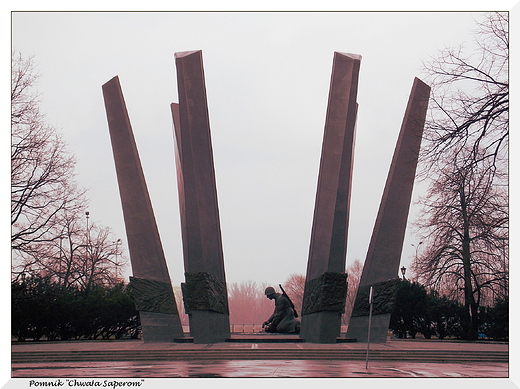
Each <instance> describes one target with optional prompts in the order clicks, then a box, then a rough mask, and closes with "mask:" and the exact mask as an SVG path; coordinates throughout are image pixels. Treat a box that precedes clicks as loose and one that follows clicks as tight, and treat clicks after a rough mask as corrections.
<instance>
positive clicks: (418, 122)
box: [347, 78, 430, 342]
mask: <svg viewBox="0 0 520 389" xmlns="http://www.w3.org/2000/svg"><path fill="white" fill-rule="evenodd" d="M429 97H430V87H429V86H428V85H426V84H425V83H424V82H422V81H421V80H419V79H418V78H415V80H414V83H413V87H412V91H411V93H410V97H409V100H408V105H407V107H406V112H405V114H404V119H403V123H402V125H401V130H400V133H399V138H398V140H397V145H396V147H395V151H394V156H393V159H392V164H391V165H390V171H389V172H388V178H387V180H386V185H385V189H384V192H383V197H382V199H381V204H380V207H379V212H378V214H377V218H376V222H375V225H374V230H373V232H372V238H371V240H370V245H369V248H368V252H367V257H366V260H365V264H364V266H363V273H362V276H361V280H360V284H359V290H358V293H357V296H356V301H355V304H354V310H353V313H352V317H351V319H350V323H349V327H348V332H347V338H356V339H357V340H358V341H360V342H365V341H366V340H367V332H368V291H369V289H370V286H374V298H373V301H374V306H373V317H372V328H371V332H370V338H371V341H373V342H386V338H387V332H388V325H389V322H390V315H391V313H392V310H393V300H395V288H396V285H397V283H398V282H396V279H397V278H398V273H399V263H400V261H401V252H402V248H403V241H404V236H405V231H406V223H407V220H408V212H409V209H410V201H411V198H412V190H413V184H414V179H415V171H416V167H417V158H418V156H419V149H420V146H421V139H422V133H423V129H424V121H425V118H426V110H427V108H428V100H429Z"/></svg>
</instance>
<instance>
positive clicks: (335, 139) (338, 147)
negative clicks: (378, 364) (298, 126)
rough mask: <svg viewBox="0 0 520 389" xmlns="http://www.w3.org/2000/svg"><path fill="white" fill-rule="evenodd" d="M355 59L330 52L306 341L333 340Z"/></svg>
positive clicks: (341, 289) (341, 279)
mask: <svg viewBox="0 0 520 389" xmlns="http://www.w3.org/2000/svg"><path fill="white" fill-rule="evenodd" d="M360 63H361V56H359V55H355V54H344V53H338V52H336V53H334V62H333V67H332V76H331V84H330V92H329V101H328V107H327V117H326V120H325V131H324V137H323V145H322V152H321V161H320V170H319V176H318V188H317V193H316V203H315V208H314V219H313V225H312V233H311V242H310V249H309V259H308V263H307V275H306V285H305V292H304V303H303V304H304V307H303V309H302V326H301V332H300V337H301V338H302V339H305V341H307V342H313V343H335V342H336V338H337V337H338V336H339V334H340V328H341V313H342V312H343V309H344V305H345V298H346V276H345V262H346V251H347V233H348V220H349V207H350V187H351V181H352V168H353V154H354V139H355V125H356V114H357V102H356V96H357V86H358V76H359V67H360ZM324 277H325V278H326V279H327V280H325V278H324ZM322 281H323V282H324V283H323V286H322V287H319V286H318V289H319V290H316V285H319V284H322ZM325 285H326V286H325ZM316 299H319V300H321V301H322V302H321V303H319V304H317V303H316V302H315V301H313V300H316ZM309 307H314V308H313V309H310V308H309Z"/></svg>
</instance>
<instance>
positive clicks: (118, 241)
mask: <svg viewBox="0 0 520 389" xmlns="http://www.w3.org/2000/svg"><path fill="white" fill-rule="evenodd" d="M114 243H115V245H116V282H118V281H119V263H118V254H119V244H120V243H121V239H118V240H116V241H115V242H114Z"/></svg>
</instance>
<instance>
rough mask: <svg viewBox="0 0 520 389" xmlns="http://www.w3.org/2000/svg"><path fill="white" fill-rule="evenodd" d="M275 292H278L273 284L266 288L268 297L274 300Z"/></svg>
mask: <svg viewBox="0 0 520 389" xmlns="http://www.w3.org/2000/svg"><path fill="white" fill-rule="evenodd" d="M275 294H276V292H275V290H274V288H273V287H272V286H268V287H267V288H266V289H265V295H266V296H267V298H268V299H270V300H272V299H273V298H274V296H275Z"/></svg>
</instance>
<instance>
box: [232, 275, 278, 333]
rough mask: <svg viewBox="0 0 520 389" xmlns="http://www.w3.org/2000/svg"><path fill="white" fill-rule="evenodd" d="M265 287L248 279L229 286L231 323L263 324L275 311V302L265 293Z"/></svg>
mask: <svg viewBox="0 0 520 389" xmlns="http://www.w3.org/2000/svg"><path fill="white" fill-rule="evenodd" d="M264 290H265V287H264V286H263V285H260V286H259V285H258V284H257V283H256V282H254V281H251V280H248V281H242V282H240V283H236V282H235V283H231V284H230V285H229V286H228V299H229V321H230V323H231V324H261V323H263V322H264V321H265V320H266V319H267V318H268V317H269V316H270V315H271V313H272V311H273V303H272V302H271V301H270V300H268V299H267V298H266V297H265V295H264Z"/></svg>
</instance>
